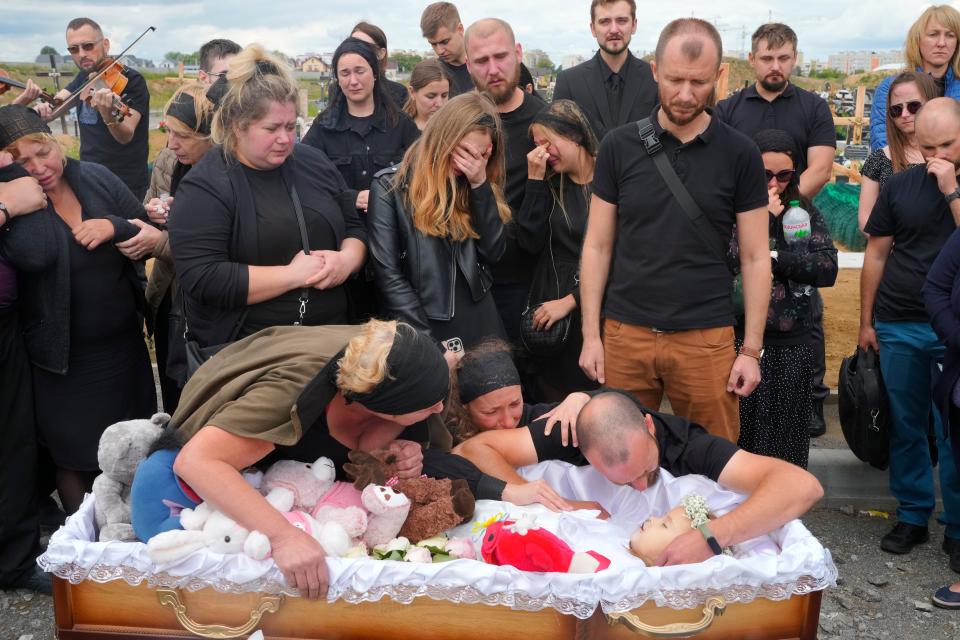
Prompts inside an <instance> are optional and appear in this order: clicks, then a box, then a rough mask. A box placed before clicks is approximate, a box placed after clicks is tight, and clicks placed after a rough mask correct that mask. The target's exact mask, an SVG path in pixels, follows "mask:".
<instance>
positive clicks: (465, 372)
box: [457, 351, 520, 404]
mask: <svg viewBox="0 0 960 640" xmlns="http://www.w3.org/2000/svg"><path fill="white" fill-rule="evenodd" d="M518 384H520V374H519V373H517V367H516V365H514V364H513V359H512V358H511V357H510V354H509V353H508V352H506V351H489V352H484V353H475V354H469V355H468V356H467V357H466V358H464V360H462V361H461V362H460V367H459V368H458V369H457V391H458V393H459V394H460V402H461V403H463V404H467V403H468V402H472V401H474V400H476V399H477V398H479V397H480V396H482V395H485V394H487V393H490V392H491V391H496V390H497V389H503V388H504V387H512V386H514V385H518Z"/></svg>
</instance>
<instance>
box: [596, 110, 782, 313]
mask: <svg viewBox="0 0 960 640" xmlns="http://www.w3.org/2000/svg"><path fill="white" fill-rule="evenodd" d="M658 109H659V107H657V108H656V109H654V111H653V114H652V115H651V119H652V121H653V123H654V126H655V128H656V132H657V135H658V136H659V138H660V142H661V143H662V144H663V150H662V151H661V152H660V153H663V154H666V157H667V158H668V159H669V160H670V164H671V165H672V166H673V168H674V170H676V172H677V175H678V176H679V177H680V180H681V181H682V182H683V184H684V186H686V188H687V190H688V191H689V192H690V195H691V196H692V197H693V199H694V200H695V201H696V203H697V204H698V205H699V207H700V209H701V210H702V211H703V213H704V215H705V218H706V219H703V218H701V219H700V220H698V223H699V224H704V225H706V228H705V231H706V233H705V234H704V235H706V236H707V237H708V238H710V240H711V242H715V244H716V246H715V247H706V246H704V244H703V240H701V237H700V235H699V234H698V233H697V232H696V231H695V230H694V229H693V227H692V225H693V222H691V220H690V219H689V218H688V217H687V214H686V213H684V211H683V209H682V208H681V207H680V203H679V202H678V201H677V199H676V198H675V197H674V196H673V193H672V192H671V191H670V188H669V187H668V186H667V185H666V183H665V182H664V181H663V178H662V177H661V176H660V172H659V171H658V170H657V168H656V166H655V165H654V162H653V160H652V159H651V158H650V156H648V155H647V153H646V150H645V147H644V144H643V141H642V140H641V139H640V134H639V130H638V128H637V125H636V123H629V124H626V125H624V126H622V127H618V128H617V129H614V130H613V131H611V132H610V133H608V134H607V135H606V136H605V137H604V139H603V142H601V143H600V153H599V155H598V157H597V166H596V171H595V172H594V177H593V194H594V195H596V196H597V197H599V198H602V199H603V200H605V201H607V202H609V203H611V204H615V205H617V231H616V243H615V248H614V257H613V260H611V263H610V276H609V280H608V283H607V290H606V298H605V302H604V308H603V315H604V316H605V317H607V318H611V319H613V320H619V321H621V322H626V323H628V324H634V325H642V326H648V327H657V328H659V329H668V330H675V331H681V330H688V329H709V328H712V327H724V326H731V325H733V323H734V317H733V316H734V310H733V302H732V298H731V294H732V286H733V278H732V277H731V275H730V270H729V269H728V267H727V265H726V262H725V260H723V259H721V257H720V256H724V255H725V254H726V251H727V245H728V244H729V240H730V237H731V234H732V232H733V225H734V223H735V222H736V214H737V213H743V212H746V211H751V210H753V209H759V208H761V207H762V208H763V211H762V212H760V213H759V214H758V215H762V216H764V221H766V216H767V212H766V207H767V203H768V201H769V197H768V195H767V189H766V182H765V180H764V173H763V159H762V158H761V157H760V150H759V149H758V148H757V145H756V144H754V142H753V141H752V140H750V138H748V137H746V136H745V135H743V134H742V133H740V132H739V131H736V130H735V129H733V128H732V127H730V126H728V125H726V124H724V123H723V122H721V121H720V120H719V119H718V118H716V117H713V118H711V120H710V124H709V125H708V126H707V128H706V130H704V132H703V133H701V134H700V135H698V136H697V137H696V138H694V139H693V140H691V141H690V142H688V143H686V144H681V143H680V141H679V140H678V139H677V138H675V137H673V135H671V134H670V133H668V132H666V131H664V130H663V128H662V127H660V125H659V123H658V122H657V111H658Z"/></svg>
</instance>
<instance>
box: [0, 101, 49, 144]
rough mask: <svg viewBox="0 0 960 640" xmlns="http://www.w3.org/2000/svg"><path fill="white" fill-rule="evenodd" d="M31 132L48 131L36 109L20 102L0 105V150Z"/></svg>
mask: <svg viewBox="0 0 960 640" xmlns="http://www.w3.org/2000/svg"><path fill="white" fill-rule="evenodd" d="M31 133H50V127H48V126H47V125H46V123H45V122H44V121H43V120H41V119H40V116H39V115H37V112H36V111H34V110H33V109H31V108H29V107H25V106H23V105H22V104H11V105H7V106H5V107H0V150H3V149H6V148H7V147H9V146H10V145H12V144H13V143H14V142H16V141H17V140H19V139H20V138H22V137H23V136H28V135H30V134H31Z"/></svg>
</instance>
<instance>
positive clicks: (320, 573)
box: [270, 525, 330, 600]
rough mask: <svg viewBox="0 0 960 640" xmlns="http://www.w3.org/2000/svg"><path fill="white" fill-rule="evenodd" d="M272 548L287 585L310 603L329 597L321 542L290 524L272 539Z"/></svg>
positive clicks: (325, 564) (325, 563)
mask: <svg viewBox="0 0 960 640" xmlns="http://www.w3.org/2000/svg"><path fill="white" fill-rule="evenodd" d="M270 546H271V547H272V550H273V560H274V562H276V563H277V566H278V567H280V571H282V572H283V579H284V580H286V581H287V584H288V585H290V586H292V587H295V588H296V589H297V590H299V591H300V593H301V594H303V595H306V596H307V597H308V598H310V599H311V600H315V599H317V598H319V597H321V596H325V595H327V587H328V586H329V582H330V581H329V576H328V574H327V557H326V554H325V553H324V552H323V547H321V546H320V543H319V542H317V541H316V540H314V539H313V537H311V536H310V535H309V534H307V533H305V532H303V531H301V530H300V529H298V528H296V527H294V526H293V525H290V526H289V527H286V528H285V529H284V531H283V533H282V534H279V535H276V536H274V539H272V540H270Z"/></svg>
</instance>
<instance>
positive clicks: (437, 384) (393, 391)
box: [336, 324, 450, 416]
mask: <svg viewBox="0 0 960 640" xmlns="http://www.w3.org/2000/svg"><path fill="white" fill-rule="evenodd" d="M342 357H343V354H340V355H338V356H337V357H336V360H338V361H339V359H340V358H342ZM449 388H450V370H449V369H448V368H447V361H446V360H445V359H444V358H443V354H442V353H441V352H440V349H439V348H438V347H437V345H436V343H435V342H434V341H433V340H431V339H430V338H428V337H427V336H425V335H423V334H421V333H419V332H418V331H417V330H416V329H414V328H413V327H411V326H410V325H406V324H398V325H397V333H396V335H395V336H394V338H393V346H392V347H391V348H390V354H389V355H388V356H387V375H386V377H384V379H383V381H382V382H380V384H378V385H377V386H376V387H374V388H373V389H372V390H370V391H368V392H366V393H353V392H351V391H344V392H343V397H344V398H345V399H346V400H347V402H359V403H360V404H362V405H363V406H364V407H366V408H367V409H370V410H371V411H376V412H377V413H384V414H387V415H392V416H397V415H402V414H405V413H413V412H414V411H420V410H422V409H427V408H429V407H432V406H433V405H435V404H437V403H438V402H440V401H441V400H443V399H444V398H446V397H447V391H448V390H449Z"/></svg>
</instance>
